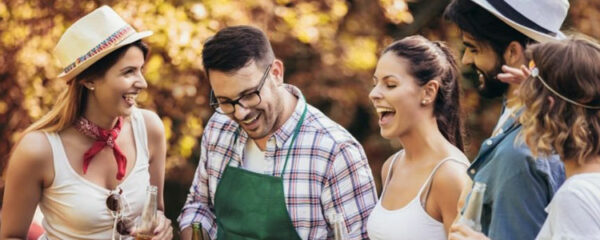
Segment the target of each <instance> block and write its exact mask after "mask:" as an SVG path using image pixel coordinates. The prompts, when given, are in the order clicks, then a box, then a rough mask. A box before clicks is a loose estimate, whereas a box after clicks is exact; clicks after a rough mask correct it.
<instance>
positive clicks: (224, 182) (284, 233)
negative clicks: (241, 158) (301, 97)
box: [214, 106, 307, 240]
mask: <svg viewBox="0 0 600 240" xmlns="http://www.w3.org/2000/svg"><path fill="white" fill-rule="evenodd" d="M306 111H307V107H306V106H305V107H304V111H303V112H302V116H301V117H300V120H299V121H298V124H297V125H296V128H295V129H294V135H293V137H292V141H291V143H290V146H289V147H288V152H287V156H286V158H285V163H284V165H283V170H282V171H281V176H283V173H284V172H285V168H286V166H287V162H288V159H289V158H290V152H291V149H292V147H293V146H294V142H295V141H296V137H297V136H298V132H299V131H300V126H301V125H302V123H303V122H304V117H305V116H306ZM237 138H238V133H237V132H236V134H235V139H234V141H233V142H234V144H235V142H236V141H237ZM232 158H233V157H232ZM230 162H231V158H230V159H229V161H227V166H226V167H225V171H224V172H223V176H222V177H221V180H220V181H219V185H218V186H217V191H216V193H215V206H214V207H215V216H216V221H217V226H218V231H217V239H220V240H221V239H225V240H229V239H233V240H236V239H286V240H287V239H300V237H299V236H298V233H297V232H296V229H295V228H294V225H293V224H292V221H291V219H290V215H289V213H288V210H287V206H286V204H285V195H284V192H283V178H282V177H275V176H271V175H264V174H259V173H255V172H251V171H248V170H245V169H242V168H237V167H231V166H229V163H230Z"/></svg>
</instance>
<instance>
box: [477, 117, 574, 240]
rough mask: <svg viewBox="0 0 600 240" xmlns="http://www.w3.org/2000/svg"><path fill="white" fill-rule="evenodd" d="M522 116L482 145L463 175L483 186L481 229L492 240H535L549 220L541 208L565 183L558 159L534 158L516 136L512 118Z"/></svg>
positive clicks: (514, 123)
mask: <svg viewBox="0 0 600 240" xmlns="http://www.w3.org/2000/svg"><path fill="white" fill-rule="evenodd" d="M521 111H522V110H519V111H517V113H516V115H517V117H511V118H510V119H508V120H507V121H506V122H505V123H504V124H503V125H502V130H501V131H500V132H499V134H497V135H496V136H494V137H491V138H489V139H486V140H485V141H484V142H483V143H482V145H481V148H480V150H479V154H478V155H477V158H475V161H474V162H473V164H472V165H471V167H469V169H468V170H467V171H468V174H469V176H470V177H471V178H472V179H473V181H477V182H483V183H486V184H487V187H486V190H485V195H484V203H483V211H482V215H481V225H482V232H483V233H484V234H486V235H487V236H488V237H490V238H491V239H494V240H503V239H535V237H536V235H537V234H538V232H539V231H540V228H541V227H542V225H543V223H544V221H545V219H546V216H547V214H546V212H545V211H544V208H545V207H546V206H547V205H548V203H549V202H550V200H551V199H552V196H553V195H554V193H555V192H556V190H557V189H558V187H560V185H561V184H562V183H563V182H564V180H565V171H564V166H563V164H562V162H561V161H560V159H559V157H558V155H552V156H549V157H546V158H543V157H539V158H534V157H533V156H532V154H531V151H530V150H529V148H528V147H527V145H525V143H524V142H523V140H522V138H519V137H518V136H519V133H520V132H521V128H522V126H521V124H519V123H518V121H517V120H516V119H515V118H518V115H520V112H521ZM467 202H468V201H467Z"/></svg>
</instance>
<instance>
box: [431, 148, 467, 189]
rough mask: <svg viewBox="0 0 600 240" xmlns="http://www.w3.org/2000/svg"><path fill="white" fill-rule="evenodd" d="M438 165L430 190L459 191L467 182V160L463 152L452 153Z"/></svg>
mask: <svg viewBox="0 0 600 240" xmlns="http://www.w3.org/2000/svg"><path fill="white" fill-rule="evenodd" d="M450 158H451V160H447V161H445V162H443V163H442V165H440V166H439V168H438V169H437V171H436V172H435V175H434V177H433V180H432V181H433V183H432V186H433V187H432V191H434V192H439V191H442V192H443V193H450V192H455V191H458V192H460V191H461V190H462V188H463V187H465V186H466V184H467V183H468V182H469V175H467V168H468V164H469V161H468V159H467V157H465V156H464V155H463V154H454V155H453V156H450Z"/></svg>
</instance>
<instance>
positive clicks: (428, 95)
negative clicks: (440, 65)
mask: <svg viewBox="0 0 600 240" xmlns="http://www.w3.org/2000/svg"><path fill="white" fill-rule="evenodd" d="M421 88H422V90H423V91H422V97H421V105H429V104H430V103H433V102H434V101H435V97H436V96H437V93H438V90H439V88H440V81H439V79H438V78H434V79H432V80H430V81H429V82H427V83H425V85H423V87H421Z"/></svg>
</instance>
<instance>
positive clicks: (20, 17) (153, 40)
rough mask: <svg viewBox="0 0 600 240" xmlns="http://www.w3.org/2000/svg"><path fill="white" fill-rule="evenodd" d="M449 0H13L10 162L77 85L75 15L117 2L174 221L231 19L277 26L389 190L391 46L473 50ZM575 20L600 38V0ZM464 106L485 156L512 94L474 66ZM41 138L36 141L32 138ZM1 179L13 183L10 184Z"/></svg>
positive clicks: (306, 88)
mask: <svg viewBox="0 0 600 240" xmlns="http://www.w3.org/2000/svg"><path fill="white" fill-rule="evenodd" d="M448 2H449V1H445V0H421V1H419V0H413V1H404V0H321V1H300V0H298V1H293V0H276V1H273V0H239V1H226V0H206V1H185V0H158V1H147V0H127V1H124V0H122V1H86V0H64V1H63V0H61V1H48V0H29V1H24V0H3V1H2V2H0V139H1V141H0V160H1V161H2V166H4V165H5V164H6V160H7V159H8V153H9V150H10V148H11V147H12V145H13V144H14V141H15V139H16V135H17V133H19V132H20V131H21V130H23V129H24V128H26V127H27V126H28V125H29V124H31V123H32V122H33V121H35V120H36V119H38V118H40V117H41V116H42V115H43V114H45V113H46V112H47V111H48V110H49V109H50V107H52V105H53V104H54V101H55V99H56V97H57V96H58V94H59V92H60V91H62V90H63V89H64V88H65V86H66V84H65V82H64V81H59V80H56V79H55V76H57V75H58V73H59V71H60V67H59V66H60V64H59V62H58V60H57V59H56V58H54V56H53V55H52V49H53V47H54V46H55V44H56V43H57V42H58V39H59V38H60V36H61V34H62V33H63V32H64V31H65V29H66V28H67V27H68V26H69V25H70V24H72V23H73V22H74V21H75V20H77V19H78V18H80V17H82V16H83V15H85V14H86V13H88V12H90V11H92V10H93V9H95V8H97V7H99V6H101V5H104V4H106V5H109V6H112V7H113V8H114V9H115V10H116V11H117V12H118V13H119V14H120V15H121V16H122V17H123V18H125V19H126V20H127V21H128V22H129V23H130V24H132V25H133V26H134V27H135V28H136V29H137V30H152V31H154V35H153V36H151V37H149V38H147V39H146V42H147V43H149V44H150V46H151V48H152V51H151V56H150V58H149V60H148V62H147V64H146V72H145V76H146V80H147V81H148V83H149V87H148V89H147V90H145V91H144V92H143V94H141V95H140V96H139V97H138V102H139V105H141V106H142V107H144V108H148V109H152V110H154V111H156V112H157V113H158V115H159V116H161V118H162V121H163V123H164V125H165V127H166V136H167V138H168V144H169V145H168V146H169V148H168V153H167V164H166V173H167V174H166V184H165V201H166V207H167V209H166V213H167V216H168V217H170V218H171V219H172V220H173V221H175V219H176V216H177V215H178V214H179V210H180V209H181V206H182V204H183V202H184V200H185V196H186V193H187V190H188V187H189V185H190V183H191V181H192V178H193V173H194V170H195V168H196V164H197V161H198V155H199V140H200V136H201V134H202V131H203V127H204V124H205V123H206V121H207V120H208V118H209V117H210V115H211V114H212V110H211V109H210V107H209V106H208V104H207V102H208V100H207V97H208V91H209V85H208V81H207V80H206V77H205V75H204V72H203V69H202V61H201V59H202V58H201V52H202V44H203V41H204V40H205V39H206V38H207V37H209V36H211V35H213V34H214V33H215V32H216V31H218V30H219V29H221V28H223V27H225V26H232V25H240V24H248V25H254V26H257V27H260V28H262V29H263V30H265V31H266V32H267V34H268V36H269V38H270V40H271V42H272V44H273V47H274V50H275V54H276V56H277V57H278V58H279V59H282V60H283V62H284V64H285V81H286V82H288V83H291V84H294V85H296V86H298V87H299V88H300V89H301V90H302V91H303V93H304V95H305V96H306V99H307V100H308V102H309V103H310V104H312V105H314V106H316V107H318V108H319V109H321V110H322V111H323V112H324V113H325V114H327V115H328V116H329V117H331V118H332V119H333V120H335V121H337V122H338V123H340V124H341V125H343V126H344V127H346V128H347V129H348V130H349V131H350V132H351V133H352V134H353V135H354V136H355V137H356V138H357V139H358V140H359V141H360V142H361V143H362V144H363V146H364V148H365V150H366V152H367V155H368V158H369V161H370V164H371V167H372V170H373V174H374V175H375V178H376V180H377V183H378V187H379V182H380V179H379V175H380V168H381V164H382V163H383V161H384V160H385V159H386V158H387V157H388V156H389V155H391V154H392V153H393V152H394V151H397V150H398V149H399V148H400V146H399V145H398V144H397V143H390V142H388V141H387V140H384V139H382V138H381V136H380V135H379V127H378V126H377V120H376V119H377V117H376V115H375V112H374V109H373V108H372V107H371V104H370V102H369V100H368V92H369V91H370V88H371V87H370V86H371V75H372V73H373V70H374V67H375V64H376V62H377V58H378V56H379V52H380V51H381V49H382V48H383V47H385V46H386V45H387V44H389V43H391V42H392V41H393V40H394V39H398V38H402V37H404V36H408V35H412V34H421V35H424V36H425V37H427V38H429V39H432V40H444V41H447V42H448V44H450V46H451V47H453V48H454V49H455V50H456V53H457V54H460V52H461V51H462V43H461V42H460V32H459V30H458V29H457V28H456V27H455V26H453V25H451V24H449V23H448V22H446V21H445V20H443V19H442V17H441V14H442V12H443V9H444V8H445V6H446V5H447V4H448ZM570 3H571V8H570V11H569V15H568V19H567V22H566V23H565V25H564V26H565V28H566V29H571V30H576V31H580V32H583V33H586V34H588V35H591V36H593V37H596V38H599V37H600V27H599V26H598V23H600V1H586V0H572V1H570ZM466 70H467V69H466V68H465V76H466V77H467V78H465V79H464V80H463V82H462V85H463V89H464V90H463V98H462V103H463V111H464V113H465V119H466V121H465V122H466V124H467V125H466V129H467V130H468V131H467V144H468V145H467V151H466V152H467V155H468V156H469V158H470V159H473V158H474V157H475V155H476V153H477V150H478V148H479V144H480V142H481V141H482V139H484V138H485V137H486V136H488V135H489V134H490V132H491V129H492V128H493V126H494V124H495V123H496V120H497V118H498V115H499V113H500V112H499V111H500V99H495V100H481V99H480V98H479V96H478V95H477V93H476V92H475V90H474V88H473V86H474V83H475V82H474V81H473V80H471V79H470V78H469V76H470V75H471V74H472V73H469V72H466ZM32 147H35V146H32ZM0 186H1V184H0Z"/></svg>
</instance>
